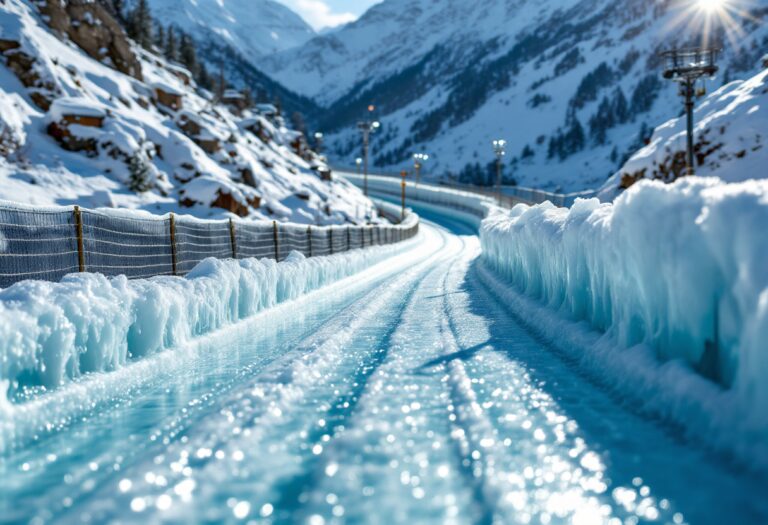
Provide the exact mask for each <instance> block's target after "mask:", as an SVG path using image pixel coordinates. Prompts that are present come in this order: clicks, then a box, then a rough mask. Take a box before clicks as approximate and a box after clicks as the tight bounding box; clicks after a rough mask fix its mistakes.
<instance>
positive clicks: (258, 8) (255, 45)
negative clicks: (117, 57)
mask: <svg viewBox="0 0 768 525" xmlns="http://www.w3.org/2000/svg"><path fill="white" fill-rule="evenodd" d="M149 6H150V9H151V11H152V13H153V15H154V16H155V17H156V19H157V20H160V21H162V22H163V23H166V24H167V23H170V24H173V25H175V26H177V27H179V28H180V29H182V30H183V31H185V32H187V33H189V34H191V35H192V36H193V37H194V38H195V39H197V40H214V41H217V42H219V43H222V42H223V43H226V44H228V45H229V46H231V47H232V48H233V49H235V50H236V51H237V52H238V53H239V54H240V55H242V56H243V57H246V58H248V59H250V60H252V61H254V62H255V59H256V58H258V57H261V56H263V55H269V54H272V53H275V52H277V51H283V50H286V49H290V48H292V47H296V46H300V45H301V44H304V43H305V42H307V41H308V40H309V39H311V38H312V37H313V36H315V31H314V30H313V29H312V28H311V27H310V26H309V25H308V24H307V23H306V22H305V21H304V19H303V18H301V17H300V16H299V15H298V14H296V13H294V12H293V11H291V10H290V9H289V8H288V7H286V6H284V5H283V4H280V3H278V2H274V1H272V0H149Z"/></svg>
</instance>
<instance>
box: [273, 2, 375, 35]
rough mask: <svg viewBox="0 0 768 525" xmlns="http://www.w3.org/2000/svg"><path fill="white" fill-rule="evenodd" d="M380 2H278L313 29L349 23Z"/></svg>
mask: <svg viewBox="0 0 768 525" xmlns="http://www.w3.org/2000/svg"><path fill="white" fill-rule="evenodd" d="M379 1H380V0H278V2H280V3H283V4H285V5H287V6H288V7H290V8H291V9H293V10H294V11H296V12H297V13H299V14H300V15H301V16H302V17H304V20H306V21H307V22H308V23H309V25H311V26H312V27H314V28H315V29H322V28H324V27H335V26H337V25H340V24H345V23H347V22H351V21H352V20H355V19H356V18H357V17H359V16H360V15H361V14H363V13H364V12H365V10H366V9H368V8H369V7H371V6H372V5H373V4H376V3H378V2H379Z"/></svg>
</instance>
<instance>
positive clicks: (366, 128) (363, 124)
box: [357, 120, 381, 197]
mask: <svg viewBox="0 0 768 525" xmlns="http://www.w3.org/2000/svg"><path fill="white" fill-rule="evenodd" d="M379 126H381V124H379V122H378V121H376V120H374V121H370V120H361V121H360V122H358V123H357V129H359V130H360V133H361V134H362V136H363V176H364V179H363V193H364V194H365V196H366V197H367V196H368V145H369V144H370V140H371V133H375V132H376V130H377V129H379Z"/></svg>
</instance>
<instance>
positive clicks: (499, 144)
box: [493, 139, 507, 206]
mask: <svg viewBox="0 0 768 525" xmlns="http://www.w3.org/2000/svg"><path fill="white" fill-rule="evenodd" d="M506 149H507V141H506V140H504V139H497V140H494V141H493V152H494V153H495V154H496V197H497V199H498V201H499V206H501V168H502V160H503V158H504V155H506V153H507V151H506Z"/></svg>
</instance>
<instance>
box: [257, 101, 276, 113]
mask: <svg viewBox="0 0 768 525" xmlns="http://www.w3.org/2000/svg"><path fill="white" fill-rule="evenodd" d="M256 109H257V110H259V113H262V114H265V115H271V114H275V113H277V108H276V107H275V105H274V104H257V105H256Z"/></svg>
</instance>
